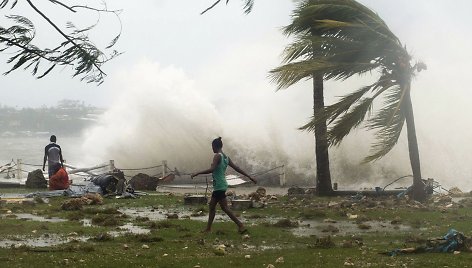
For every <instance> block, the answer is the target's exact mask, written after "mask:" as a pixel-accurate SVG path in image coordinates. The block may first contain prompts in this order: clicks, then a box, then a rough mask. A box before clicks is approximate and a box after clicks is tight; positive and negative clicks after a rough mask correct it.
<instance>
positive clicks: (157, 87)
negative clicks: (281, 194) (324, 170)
mask: <svg viewBox="0 0 472 268" xmlns="http://www.w3.org/2000/svg"><path fill="white" fill-rule="evenodd" d="M97 2H99V1H97ZM107 2H108V7H109V8H110V9H123V12H122V13H121V16H120V18H121V21H122V26H123V29H122V37H121V38H120V40H119V42H118V45H117V47H116V48H117V49H118V50H119V51H121V52H124V53H123V55H121V56H120V57H118V58H116V59H114V60H113V61H111V62H109V63H107V64H106V65H105V66H104V67H103V69H104V71H105V72H106V73H107V74H108V76H107V78H106V80H105V83H104V84H102V85H101V86H98V87H97V86H95V85H93V84H85V83H83V82H80V81H79V80H78V79H72V78H71V73H72V72H71V71H70V70H67V69H64V70H60V69H59V70H54V71H53V72H52V73H51V74H50V75H49V76H48V77H46V78H44V79H42V80H36V79H35V78H33V77H31V75H30V74H29V73H28V72H25V71H16V72H14V73H12V74H10V75H8V76H1V77H0V79H1V84H0V94H1V98H0V104H4V105H9V106H17V107H26V106H32V107H39V106H43V105H46V106H52V105H55V104H56V103H57V102H58V101H59V100H61V99H75V100H83V101H84V102H85V103H87V104H91V105H96V106H101V107H109V108H110V110H109V113H108V114H107V119H106V120H105V119H104V125H105V126H103V127H102V128H101V129H100V130H93V131H91V132H90V133H89V136H90V137H93V139H94V140H95V141H96V142H98V141H100V142H101V138H99V137H102V136H105V133H106V132H107V131H108V132H110V131H111V130H112V129H114V128H113V127H112V126H111V125H113V126H114V127H116V126H117V125H119V123H118V122H122V121H123V120H122V119H123V118H125V121H126V122H127V123H128V124H126V126H123V127H122V128H121V129H120V130H123V128H126V129H127V131H128V132H126V133H127V135H133V133H135V131H136V130H137V129H141V130H142V127H143V126H147V124H146V123H141V124H142V125H141V126H138V125H139V123H136V122H141V121H143V120H149V118H151V117H152V118H156V117H159V116H161V115H162V114H164V115H168V116H169V118H173V119H174V122H179V120H185V121H186V122H187V123H188V124H187V126H188V125H191V126H207V124H209V123H208V121H209V120H213V119H214V118H216V117H218V119H217V120H219V121H223V122H224V123H218V124H210V125H212V127H208V128H206V129H210V130H209V131H208V133H205V135H203V136H205V137H211V136H212V135H213V136H215V135H226V136H231V137H232V138H234V139H238V137H239V139H240V140H241V139H247V140H250V141H252V142H256V143H267V144H269V146H272V147H274V146H276V147H277V146H279V147H278V148H276V149H275V150H280V151H283V152H285V153H287V154H288V155H290V157H291V158H292V159H297V161H298V162H299V163H300V162H303V160H302V159H308V160H309V161H308V162H311V161H312V158H313V156H312V152H311V151H310V152H309V155H310V156H309V157H307V156H306V154H307V152H306V151H307V150H306V148H311V147H312V146H313V142H312V136H311V134H309V133H300V132H299V131H296V128H297V127H299V126H300V125H302V124H303V123H305V122H306V121H307V120H308V118H309V116H310V111H311V107H312V101H311V99H312V96H311V94H312V93H311V89H310V85H309V83H300V84H299V85H297V86H294V87H293V88H290V89H287V90H284V91H280V92H277V93H276V92H275V85H273V84H271V83H270V81H269V79H267V73H268V71H269V70H270V69H272V68H274V67H277V66H278V65H279V64H280V54H281V52H282V50H283V48H284V47H285V46H286V45H287V44H288V43H289V41H290V40H287V38H285V37H284V36H283V35H282V34H281V32H280V28H281V27H282V26H285V25H287V24H288V23H289V22H290V14H291V11H292V10H293V8H294V4H293V1H291V0H256V1H255V6H254V9H253V12H252V13H250V14H249V15H244V14H243V12H242V10H241V5H242V3H241V2H242V1H238V0H231V1H230V3H229V5H228V6H225V5H218V6H216V7H215V8H214V9H213V10H211V11H210V12H208V13H207V14H205V15H203V16H202V15H200V14H199V13H200V12H201V11H202V10H204V9H205V8H206V7H208V6H209V5H211V4H212V2H213V0H192V1H189V0H186V1H185V0H157V1H156V0H140V1H124V0H112V1H107ZM360 2H361V3H363V4H365V5H367V6H368V7H370V8H371V9H373V10H374V11H376V12H377V13H378V14H379V15H380V16H381V17H382V18H383V19H384V20H385V21H386V23H387V25H389V27H390V28H391V30H392V31H393V32H394V33H396V35H397V36H398V37H399V38H400V40H401V41H402V42H403V43H404V44H405V45H406V46H407V48H408V50H409V52H410V53H411V54H412V55H413V56H414V57H415V59H418V60H421V61H424V62H425V63H426V64H427V66H428V70H427V71H424V72H422V73H420V74H419V75H418V77H417V78H416V80H415V81H414V82H413V91H412V98H413V105H414V109H415V116H416V123H417V128H418V138H419V142H420V151H421V156H422V159H423V162H422V164H423V174H424V176H425V177H428V176H429V177H435V178H438V179H444V180H446V181H447V182H448V184H449V185H454V183H456V181H460V182H458V183H457V184H458V185H462V186H464V187H469V188H472V182H471V181H472V167H471V165H470V160H471V158H470V152H471V150H472V145H471V142H470V133H471V131H472V127H471V123H472V122H471V121H472V120H471V119H470V116H469V114H471V113H472V105H471V101H470V100H471V97H472V92H471V90H470V82H469V80H470V78H469V77H470V73H471V71H472V68H471V67H470V62H471V60H472V50H471V49H470V47H472V44H471V37H470V36H471V35H470V32H471V30H470V27H471V26H472V16H470V14H469V12H470V10H472V1H469V0H454V1H446V0H414V1H412V0H396V1H389V0H363V1H360ZM7 11H8V10H6V9H3V10H1V11H0V12H1V14H4V13H5V12H7ZM15 11H16V13H22V11H23V7H22V6H18V7H17V8H15ZM45 11H46V12H47V10H46V9H45ZM52 12H53V13H52V14H54V15H55V16H57V17H58V18H60V17H61V16H64V14H67V13H60V12H58V11H57V10H53V11H52ZM24 14H31V13H28V12H27V11H25V13H24ZM67 16H68V17H69V14H67ZM92 18H93V17H92ZM62 19H63V18H62ZM38 21H39V19H38ZM92 21H93V20H92ZM118 27H119V26H118V25H117V23H116V20H115V19H114V18H113V17H102V18H101V27H99V28H97V31H98V33H97V32H96V33H95V35H97V36H98V37H97V39H98V41H103V40H109V39H111V38H113V34H115V33H116V32H117V31H118V30H119V28H118ZM38 37H39V38H40V40H42V41H44V40H53V39H52V38H54V36H53V35H50V34H48V35H47V36H38ZM56 37H57V36H56ZM103 37H105V39H103V40H102V39H101V38H103ZM107 38H108V39H107ZM0 59H2V62H1V63H0V71H1V72H4V71H6V70H7V69H8V66H6V64H5V58H4V57H3V58H0ZM366 79H368V77H362V78H360V79H351V80H349V81H348V82H346V83H344V84H340V83H331V82H329V83H327V85H326V90H327V91H326V93H325V95H326V97H327V100H328V103H329V102H331V101H333V100H334V99H335V96H339V95H341V94H342V93H345V92H346V88H347V89H355V88H357V87H358V86H360V85H362V83H363V81H365V80H366ZM189 96H191V98H190V97H189ZM170 104H173V105H170ZM138 106H142V107H144V108H142V109H137V107H138ZM152 106H160V108H159V109H157V108H155V109H157V110H152V109H151V108H149V109H146V108H145V107H152ZM120 107H121V108H120ZM162 107H165V109H164V108H162ZM174 110H175V111H174ZM169 111H171V112H169ZM172 111H174V113H175V115H173V114H172ZM156 113H160V114H159V116H158V115H157V114H156ZM182 114H184V115H185V116H184V117H185V118H180V117H178V116H181V115H182ZM127 116H132V118H128V119H126V117H127ZM194 117H195V118H194ZM197 117H198V119H196V118H197ZM214 120H216V119H214ZM131 121H132V122H134V124H133V125H132V126H130V124H129V122H131ZM106 124H108V126H106ZM165 124H166V122H163V121H157V122H156V124H155V125H159V126H160V127H163V126H164V127H165ZM214 125H218V126H217V127H215V126H214ZM222 129H224V130H222ZM287 129H288V130H287ZM155 130H156V132H162V128H157V129H155ZM188 131H191V129H184V130H182V131H180V133H185V132H187V134H188ZM115 132H116V131H115ZM356 135H361V136H362V135H363V134H356V133H354V138H351V139H352V140H351V141H349V140H348V141H347V142H346V143H347V144H348V145H343V146H344V147H342V148H341V149H340V150H343V152H345V153H342V154H338V155H337V156H334V157H337V158H339V159H343V158H344V157H346V156H347V155H348V156H349V157H351V155H350V154H349V153H352V152H353V151H355V152H357V150H358V146H360V145H359V144H360V143H361V144H364V142H359V140H362V138H356V137H355V136H356ZM176 136H178V137H181V136H179V135H176V134H175V133H172V132H170V134H169V136H168V137H167V139H171V137H176ZM184 136H185V137H184ZM181 138H182V139H185V138H187V136H186V135H182V137H181ZM141 140H143V143H142V144H140V145H143V144H144V142H145V141H146V139H144V138H143V139H141ZM108 141H109V143H110V144H109V145H108V146H109V147H110V148H111V147H113V145H112V144H111V143H117V141H122V142H123V143H124V142H127V138H126V135H123V136H121V137H117V138H116V139H108ZM269 141H270V142H269ZM205 142H206V141H205ZM86 144H88V145H86V147H87V146H88V147H89V148H90V147H92V146H96V144H95V143H94V142H92V141H90V140H89V141H87V142H86ZM274 144H277V145H274ZM349 144H351V145H349ZM365 144H367V145H366V146H364V145H363V146H362V148H363V149H362V150H367V149H365V148H368V144H369V143H365ZM101 145H103V143H101ZM105 147H106V146H105ZM398 147H399V148H398V149H396V151H394V152H392V155H393V156H392V158H390V159H389V160H388V161H387V160H386V161H385V163H384V164H385V165H387V166H388V167H391V166H392V165H393V166H394V167H392V168H393V169H395V168H397V169H398V170H400V171H398V174H400V175H402V174H404V173H407V172H410V171H409V163H408V158H407V153H405V152H406V151H405V150H406V141H405V139H404V138H403V139H402V140H401V141H400V142H399V146H398ZM161 149H162V150H164V151H165V150H166V149H165V148H161ZM168 150H170V149H168ZM109 151H113V152H115V153H116V152H117V151H116V150H112V149H110V150H109ZM301 152H305V153H301ZM108 154H109V152H108ZM150 154H151V153H150ZM353 154H354V155H356V156H355V157H354V158H355V160H356V161H360V160H361V159H362V157H363V156H365V154H364V155H363V156H357V155H359V153H357V154H356V153H353ZM107 156H108V155H106V154H105V153H103V154H99V155H97V157H107ZM395 156H401V157H400V158H401V160H399V161H398V163H396V160H395V161H393V160H392V159H397V158H395ZM304 157H305V158H304ZM155 159H158V156H155ZM389 165H390V166H389ZM302 166H303V165H302ZM334 173H335V175H339V176H341V175H340V174H337V173H336V171H334Z"/></svg>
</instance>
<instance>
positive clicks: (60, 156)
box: [59, 146, 64, 167]
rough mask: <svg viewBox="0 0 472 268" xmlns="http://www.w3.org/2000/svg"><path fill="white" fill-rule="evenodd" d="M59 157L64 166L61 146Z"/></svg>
mask: <svg viewBox="0 0 472 268" xmlns="http://www.w3.org/2000/svg"><path fill="white" fill-rule="evenodd" d="M59 158H60V159H61V166H62V167H64V159H63V158H62V149H61V147H60V146H59Z"/></svg>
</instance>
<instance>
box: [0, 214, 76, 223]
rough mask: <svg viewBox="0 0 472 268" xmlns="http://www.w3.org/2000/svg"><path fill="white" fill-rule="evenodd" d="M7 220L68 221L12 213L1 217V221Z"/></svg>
mask: <svg viewBox="0 0 472 268" xmlns="http://www.w3.org/2000/svg"><path fill="white" fill-rule="evenodd" d="M6 218H10V219H19V220H30V221H39V222H66V221H67V220H65V219H61V218H57V217H43V216H39V215H34V214H29V213H11V214H6V215H1V216H0V219H6Z"/></svg>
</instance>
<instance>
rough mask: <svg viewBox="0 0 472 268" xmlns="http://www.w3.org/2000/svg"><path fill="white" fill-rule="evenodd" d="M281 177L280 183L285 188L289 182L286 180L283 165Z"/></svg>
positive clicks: (283, 166)
mask: <svg viewBox="0 0 472 268" xmlns="http://www.w3.org/2000/svg"><path fill="white" fill-rule="evenodd" d="M279 176H280V179H279V181H280V186H282V187H284V186H285V184H286V183H287V182H286V181H285V178H286V177H285V165H282V174H280V175H279Z"/></svg>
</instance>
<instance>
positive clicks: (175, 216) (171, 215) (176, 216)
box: [166, 213, 179, 219]
mask: <svg viewBox="0 0 472 268" xmlns="http://www.w3.org/2000/svg"><path fill="white" fill-rule="evenodd" d="M166 216H167V218H168V219H178V218H179V215H178V214H177V213H167V214H166Z"/></svg>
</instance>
